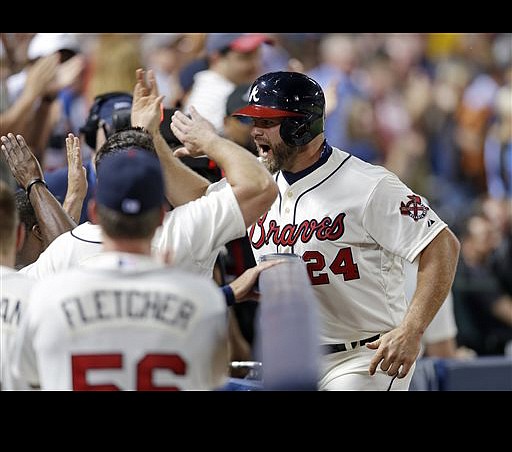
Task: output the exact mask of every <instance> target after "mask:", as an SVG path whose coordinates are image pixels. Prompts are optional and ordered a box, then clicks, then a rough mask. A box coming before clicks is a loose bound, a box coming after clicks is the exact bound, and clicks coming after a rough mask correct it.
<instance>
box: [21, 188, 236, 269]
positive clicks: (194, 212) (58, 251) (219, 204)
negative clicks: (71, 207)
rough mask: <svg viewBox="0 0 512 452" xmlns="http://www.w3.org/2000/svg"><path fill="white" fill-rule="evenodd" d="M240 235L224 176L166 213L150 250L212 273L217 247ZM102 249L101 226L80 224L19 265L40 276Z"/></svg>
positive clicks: (182, 265)
mask: <svg viewBox="0 0 512 452" xmlns="http://www.w3.org/2000/svg"><path fill="white" fill-rule="evenodd" d="M244 235H245V223H244V219H243V216H242V212H241V211H240V207H239V205H238V201H237V200H236V197H235V195H234V193H233V189H232V188H231V185H229V184H228V183H227V181H226V179H222V180H221V181H219V182H216V183H214V184H211V185H210V186H209V187H208V190H207V196H203V197H201V198H199V199H197V200H195V201H192V202H189V203H186V204H184V205H182V206H180V207H177V208H176V209H174V210H172V211H171V212H169V213H167V214H166V216H165V219H164V223H163V225H162V227H160V228H158V229H157V232H156V234H155V237H154V238H153V243H152V249H153V252H154V253H155V254H158V253H164V252H165V251H167V250H169V251H170V252H171V256H172V259H173V265H175V266H177V267H179V268H181V269H183V270H188V271H191V272H194V273H198V274H201V275H205V276H208V277H211V276H212V273H213V266H214V265H215V260H216V259H217V255H218V254H219V251H220V250H221V248H222V247H223V246H224V245H225V244H226V243H227V242H229V241H231V240H234V239H236V238H239V237H243V236H244ZM101 251H102V238H101V229H100V227H99V226H97V225H94V224H91V223H84V224H81V225H80V226H78V227H76V228H75V229H73V230H72V231H69V232H66V233H65V234H62V235H60V236H59V237H57V238H56V239H55V240H54V241H53V242H52V243H51V244H50V246H49V247H48V248H47V249H46V250H45V251H44V252H43V253H42V254H41V255H40V256H39V258H38V259H37V261H36V262H34V263H33V264H31V265H28V266H27V267H25V268H22V269H21V270H20V271H21V272H22V273H26V274H27V275H29V276H31V277H33V278H37V279H42V278H44V277H46V276H48V275H52V274H54V273H56V272H58V271H62V270H66V269H69V268H72V267H75V266H77V265H81V264H83V263H84V262H86V261H87V260H88V259H89V258H90V257H94V256H96V255H97V254H99V253H101Z"/></svg>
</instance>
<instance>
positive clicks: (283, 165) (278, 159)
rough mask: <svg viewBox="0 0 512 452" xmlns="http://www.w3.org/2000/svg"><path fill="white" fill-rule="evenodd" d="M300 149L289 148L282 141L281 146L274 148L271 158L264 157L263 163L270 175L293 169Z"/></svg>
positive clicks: (277, 145) (298, 147) (295, 147)
mask: <svg viewBox="0 0 512 452" xmlns="http://www.w3.org/2000/svg"><path fill="white" fill-rule="evenodd" d="M300 149H301V148H300V146H288V145H287V144H285V143H284V142H282V141H281V142H280V143H279V144H276V145H275V146H272V155H271V157H270V158H268V156H267V157H263V158H262V159H261V162H262V163H263V165H265V167H266V168H267V170H268V171H269V172H270V174H275V173H277V172H278V171H281V170H285V171H286V170H288V169H289V168H291V166H292V164H293V162H294V161H295V158H296V157H297V154H299V152H300Z"/></svg>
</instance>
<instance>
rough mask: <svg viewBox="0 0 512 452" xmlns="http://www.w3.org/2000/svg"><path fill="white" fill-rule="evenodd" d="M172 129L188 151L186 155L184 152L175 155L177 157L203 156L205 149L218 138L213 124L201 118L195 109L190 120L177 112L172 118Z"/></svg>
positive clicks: (191, 109)
mask: <svg viewBox="0 0 512 452" xmlns="http://www.w3.org/2000/svg"><path fill="white" fill-rule="evenodd" d="M171 129H172V131H173V133H174V135H176V138H178V140H180V141H181V142H182V143H183V144H184V145H185V148H186V151H188V154H186V153H183V150H182V151H181V152H182V153H181V154H175V155H176V156H183V155H189V156H191V157H199V156H202V155H204V148H205V147H206V146H207V145H208V144H210V143H211V141H212V140H215V139H217V138H218V135H217V133H216V132H215V128H214V127H213V124H212V123H211V122H210V121H208V120H207V119H206V118H204V117H203V116H201V115H200V114H199V113H198V112H197V110H196V109H195V108H194V107H190V118H189V117H188V116H185V115H184V114H183V113H182V112H181V111H176V112H175V113H174V115H173V116H172V122H171Z"/></svg>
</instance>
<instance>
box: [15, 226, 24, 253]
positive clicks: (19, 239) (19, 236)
mask: <svg viewBox="0 0 512 452" xmlns="http://www.w3.org/2000/svg"><path fill="white" fill-rule="evenodd" d="M26 233H27V231H26V230H25V224H24V223H21V222H20V223H19V224H18V227H17V228H16V252H17V253H18V252H19V251H20V250H21V249H22V248H23V244H24V243H25V237H26Z"/></svg>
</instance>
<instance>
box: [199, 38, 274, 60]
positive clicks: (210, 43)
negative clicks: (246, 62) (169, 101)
mask: <svg viewBox="0 0 512 452" xmlns="http://www.w3.org/2000/svg"><path fill="white" fill-rule="evenodd" d="M263 43H266V44H273V43H274V41H273V40H272V39H271V38H269V37H268V36H266V35H264V34H261V33H210V34H209V35H208V38H207V40H206V52H207V53H208V55H211V54H212V53H215V52H220V51H221V50H224V49H230V50H234V51H235V52H240V53H248V52H252V51H253V50H256V49H257V48H258V47H259V46H260V45H261V44H263Z"/></svg>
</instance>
